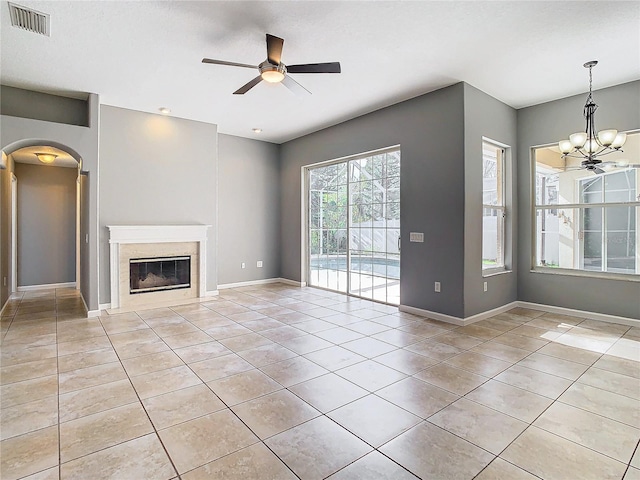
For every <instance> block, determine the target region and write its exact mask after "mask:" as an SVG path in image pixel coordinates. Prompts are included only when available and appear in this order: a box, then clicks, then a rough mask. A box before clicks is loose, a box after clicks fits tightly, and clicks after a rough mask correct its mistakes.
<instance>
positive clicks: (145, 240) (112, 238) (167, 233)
mask: <svg viewBox="0 0 640 480" xmlns="http://www.w3.org/2000/svg"><path fill="white" fill-rule="evenodd" d="M210 227H211V225H109V226H108V227H107V228H108V229H109V251H110V267H111V272H110V279H111V308H112V309H114V308H119V307H120V306H121V292H120V278H121V272H120V265H121V262H120V257H121V255H120V246H121V245H124V244H157V243H185V242H196V243H198V252H199V255H198V267H199V268H198V273H199V278H198V291H197V293H198V297H200V298H202V297H205V296H206V289H207V230H208V229H209V228H210ZM127 275H128V273H127Z"/></svg>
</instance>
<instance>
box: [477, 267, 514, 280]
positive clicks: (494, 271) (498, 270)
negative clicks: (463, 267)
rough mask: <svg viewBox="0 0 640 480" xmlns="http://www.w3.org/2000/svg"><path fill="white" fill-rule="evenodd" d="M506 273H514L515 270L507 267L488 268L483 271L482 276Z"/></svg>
mask: <svg viewBox="0 0 640 480" xmlns="http://www.w3.org/2000/svg"><path fill="white" fill-rule="evenodd" d="M505 273H513V270H508V269H506V268H495V269H486V270H483V271H482V278H487V277H495V276H496V275H503V274H505Z"/></svg>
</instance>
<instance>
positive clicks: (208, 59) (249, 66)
mask: <svg viewBox="0 0 640 480" xmlns="http://www.w3.org/2000/svg"><path fill="white" fill-rule="evenodd" d="M202 63H213V64H215V65H229V66H231V67H244V68H258V67H257V65H247V64H246V63H236V62H225V61H224V60H213V59H212V58H203V59H202Z"/></svg>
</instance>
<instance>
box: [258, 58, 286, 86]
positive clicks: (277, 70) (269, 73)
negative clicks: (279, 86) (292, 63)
mask: <svg viewBox="0 0 640 480" xmlns="http://www.w3.org/2000/svg"><path fill="white" fill-rule="evenodd" d="M258 68H259V69H260V75H262V79H263V80H266V81H267V82H271V83H277V82H281V81H282V79H283V78H284V76H285V75H286V74H287V67H286V66H285V64H284V63H280V64H279V65H274V64H272V63H270V62H269V61H268V60H265V61H264V62H262V63H261V64H260V65H258Z"/></svg>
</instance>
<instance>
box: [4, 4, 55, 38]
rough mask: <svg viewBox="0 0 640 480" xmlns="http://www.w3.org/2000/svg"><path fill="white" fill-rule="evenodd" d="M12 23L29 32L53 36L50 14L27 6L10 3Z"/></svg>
mask: <svg viewBox="0 0 640 480" xmlns="http://www.w3.org/2000/svg"><path fill="white" fill-rule="evenodd" d="M9 12H10V14H11V25H12V26H14V27H18V28H22V29H23V30H27V31H29V32H33V33H38V34H40V35H44V36H45V37H50V36H51V24H50V18H49V14H47V13H42V12H37V11H35V10H31V9H30V8H27V7H22V6H20V5H16V4H15V3H9Z"/></svg>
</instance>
